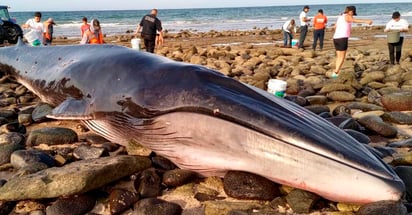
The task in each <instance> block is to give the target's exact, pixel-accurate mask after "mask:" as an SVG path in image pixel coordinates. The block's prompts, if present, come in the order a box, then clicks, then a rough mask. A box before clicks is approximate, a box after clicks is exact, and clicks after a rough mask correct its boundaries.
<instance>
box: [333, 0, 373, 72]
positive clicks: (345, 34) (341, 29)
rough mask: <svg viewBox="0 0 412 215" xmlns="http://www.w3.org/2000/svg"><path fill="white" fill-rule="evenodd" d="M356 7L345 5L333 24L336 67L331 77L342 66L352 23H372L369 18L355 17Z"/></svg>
mask: <svg viewBox="0 0 412 215" xmlns="http://www.w3.org/2000/svg"><path fill="white" fill-rule="evenodd" d="M356 15H357V14H356V7H355V6H347V7H346V8H345V12H344V13H343V14H342V15H341V16H339V17H338V19H337V21H336V24H335V33H334V35H333V44H334V46H335V49H336V68H335V71H334V72H333V73H332V76H331V77H332V78H337V77H338V75H339V72H340V69H341V68H342V65H343V62H344V60H345V57H346V51H347V50H348V40H349V37H350V33H351V30H352V23H366V24H368V25H371V24H372V20H369V19H355V18H354V17H353V16H356Z"/></svg>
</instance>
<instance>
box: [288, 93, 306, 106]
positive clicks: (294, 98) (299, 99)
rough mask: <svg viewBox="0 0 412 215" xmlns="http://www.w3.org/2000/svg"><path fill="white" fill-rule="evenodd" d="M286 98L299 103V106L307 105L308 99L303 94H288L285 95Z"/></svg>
mask: <svg viewBox="0 0 412 215" xmlns="http://www.w3.org/2000/svg"><path fill="white" fill-rule="evenodd" d="M285 99H287V100H289V101H292V102H294V103H296V104H298V105H299V106H305V105H307V101H306V99H305V98H303V97H301V96H292V95H287V96H286V97H285Z"/></svg>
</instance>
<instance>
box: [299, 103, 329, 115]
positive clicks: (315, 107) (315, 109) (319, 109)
mask: <svg viewBox="0 0 412 215" xmlns="http://www.w3.org/2000/svg"><path fill="white" fill-rule="evenodd" d="M305 108H306V109H308V110H310V111H311V112H313V113H315V114H320V113H323V112H328V113H329V112H330V109H329V107H328V106H326V105H310V106H305Z"/></svg>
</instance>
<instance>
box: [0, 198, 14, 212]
mask: <svg viewBox="0 0 412 215" xmlns="http://www.w3.org/2000/svg"><path fill="white" fill-rule="evenodd" d="M15 205H16V203H15V202H7V201H0V214H9V213H10V212H11V211H12V210H13V208H14V206H15Z"/></svg>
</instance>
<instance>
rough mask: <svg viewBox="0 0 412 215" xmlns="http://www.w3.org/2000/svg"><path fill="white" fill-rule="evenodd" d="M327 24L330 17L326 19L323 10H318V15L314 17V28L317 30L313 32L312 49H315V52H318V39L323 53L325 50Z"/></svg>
mask: <svg viewBox="0 0 412 215" xmlns="http://www.w3.org/2000/svg"><path fill="white" fill-rule="evenodd" d="M326 23H328V17H326V16H325V15H324V14H323V10H322V9H319V10H318V15H316V16H315V17H313V28H314V29H315V30H314V31H313V45H312V48H313V50H314V51H315V50H316V44H317V43H318V39H319V47H320V50H321V51H322V49H323V40H324V38H325V28H326Z"/></svg>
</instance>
